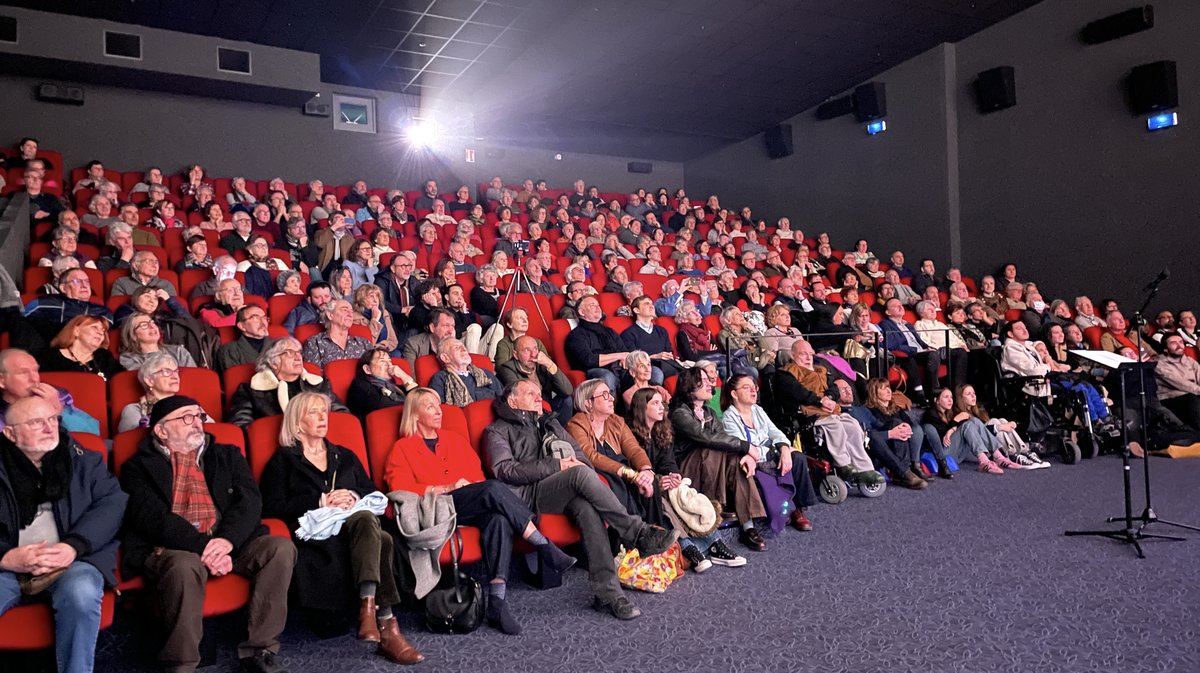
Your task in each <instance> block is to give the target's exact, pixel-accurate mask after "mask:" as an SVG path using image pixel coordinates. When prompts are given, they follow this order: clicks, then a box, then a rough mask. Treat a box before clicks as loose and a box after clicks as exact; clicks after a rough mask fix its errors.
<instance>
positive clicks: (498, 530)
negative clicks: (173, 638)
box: [383, 388, 575, 635]
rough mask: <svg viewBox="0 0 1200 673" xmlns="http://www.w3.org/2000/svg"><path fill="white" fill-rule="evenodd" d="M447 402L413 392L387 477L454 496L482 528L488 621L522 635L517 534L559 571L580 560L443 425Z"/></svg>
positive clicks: (407, 487)
mask: <svg viewBox="0 0 1200 673" xmlns="http://www.w3.org/2000/svg"><path fill="white" fill-rule="evenodd" d="M441 402H442V400H441V398H439V397H438V394H437V393H436V392H434V391H433V390H431V389H430V388H417V389H416V390H413V391H411V392H409V393H408V397H407V398H406V399H405V403H404V416H403V417H401V419H400V439H398V440H396V443H395V444H394V445H393V446H392V450H391V452H390V453H388V458H387V463H386V464H385V467H384V472H383V480H384V483H385V484H386V486H387V489H388V490H389V491H394V490H403V491H410V492H413V493H421V494H428V493H435V494H438V495H448V496H450V497H451V498H452V499H453V500H454V509H455V512H456V513H457V516H458V523H459V525H466V526H475V527H477V528H479V529H480V533H481V535H480V537H481V543H482V547H483V563H484V565H485V566H486V568H487V576H488V577H489V578H490V580H489V582H488V585H487V591H488V606H487V621H488V623H489V624H491V625H492V626H493V627H495V628H497V629H499V630H500V631H503V632H504V633H508V634H512V635H516V634H519V633H520V632H521V624H520V623H519V622H517V620H516V618H515V617H514V616H513V615H512V612H511V611H510V610H509V607H508V602H507V599H506V587H507V586H508V585H507V582H508V569H509V567H508V563H509V559H510V558H511V557H512V543H513V535H514V534H520V536H521V537H522V538H524V539H525V540H526V541H527V542H529V543H530V544H531V545H533V547H534V549H536V550H537V553H538V556H539V557H540V559H541V562H542V563H544V564H546V565H547V566H549V567H551V568H554V569H556V570H558V571H560V572H561V571H565V570H566V569H567V568H570V567H571V566H572V565H574V564H575V558H574V557H571V556H568V555H567V554H566V553H564V552H563V551H562V550H561V549H559V548H558V547H556V546H555V545H554V543H552V542H550V540H548V539H546V536H545V535H543V534H542V533H541V531H539V530H538V528H537V526H536V525H535V524H534V522H533V519H534V515H533V512H531V511H529V508H528V507H527V506H526V505H525V503H524V502H523V501H522V500H521V499H520V498H519V497H518V496H517V494H516V493H514V492H513V491H512V489H510V488H509V487H508V486H506V485H505V484H503V483H502V482H499V481H496V480H495V479H486V478H485V477H484V474H483V466H482V465H481V464H480V462H479V455H478V454H477V453H475V450H474V449H472V448H471V445H470V443H469V442H468V441H467V438H466V437H464V436H462V435H461V434H459V433H458V432H456V431H454V430H450V429H448V428H443V427H442V404H441Z"/></svg>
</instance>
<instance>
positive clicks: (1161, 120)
mask: <svg viewBox="0 0 1200 673" xmlns="http://www.w3.org/2000/svg"><path fill="white" fill-rule="evenodd" d="M1178 123H1179V115H1178V114H1176V113H1174V112H1164V113H1162V114H1160V115H1154V116H1153V117H1149V118H1148V119H1146V128H1148V129H1150V130H1151V131H1161V130H1162V129H1169V128H1171V127H1172V126H1175V125H1176V124H1178Z"/></svg>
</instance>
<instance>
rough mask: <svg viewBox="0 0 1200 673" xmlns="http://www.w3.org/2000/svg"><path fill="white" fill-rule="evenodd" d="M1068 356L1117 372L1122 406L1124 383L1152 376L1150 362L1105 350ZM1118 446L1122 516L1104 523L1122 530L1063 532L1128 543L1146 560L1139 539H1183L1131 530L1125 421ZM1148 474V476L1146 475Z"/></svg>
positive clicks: (1079, 351) (1149, 510)
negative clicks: (1119, 523)
mask: <svg viewBox="0 0 1200 673" xmlns="http://www.w3.org/2000/svg"><path fill="white" fill-rule="evenodd" d="M1071 353H1072V354H1074V355H1078V356H1080V357H1082V358H1085V359H1087V360H1091V361H1092V362H1095V363H1097V364H1099V365H1101V366H1104V367H1109V368H1112V369H1116V370H1117V372H1118V374H1119V375H1120V377H1121V403H1122V404H1127V398H1126V393H1127V392H1128V391H1127V386H1126V383H1125V382H1126V381H1127V380H1129V377H1130V376H1136V377H1137V378H1136V380H1137V381H1139V383H1140V382H1142V381H1143V379H1142V376H1143V375H1144V373H1145V371H1146V370H1150V376H1153V375H1154V371H1153V370H1154V365H1153V363H1148V362H1138V361H1136V360H1131V359H1129V358H1126V357H1122V356H1120V355H1116V354H1114V353H1109V352H1107V351H1081V350H1075V351H1071ZM1139 387H1141V386H1139ZM1140 394H1141V395H1142V418H1141V426H1142V437H1141V440H1142V446H1143V447H1145V446H1146V443H1145V442H1146V412H1145V405H1146V400H1145V390H1144V388H1143V389H1142V390H1141V391H1140ZM1121 443H1122V449H1121V477H1122V481H1123V484H1124V492H1125V515H1124V516H1114V517H1109V518H1108V519H1107V521H1108V522H1109V523H1114V522H1117V521H1124V522H1125V527H1124V528H1121V529H1116V530H1069V531H1066V533H1065V534H1066V535H1068V536H1093V537H1104V538H1108V539H1110V540H1116V541H1117V542H1123V543H1125V544H1130V545H1133V548H1134V550H1135V551H1136V552H1137V556H1138V558H1146V554H1145V553H1144V552H1143V551H1142V545H1141V541H1142V540H1148V539H1159V540H1183V539H1185V538H1181V537H1175V536H1173V535H1158V534H1156V533H1147V532H1145V530H1143V529H1144V528H1145V527H1146V523H1143V524H1142V525H1141V526H1139V527H1137V528H1134V522H1135V521H1137V520H1138V519H1137V518H1135V517H1134V516H1133V493H1132V491H1131V484H1130V476H1129V471H1130V465H1129V456H1130V451H1129V424H1128V423H1126V422H1124V420H1122V423H1121ZM1143 460H1144V461H1145V462H1149V460H1150V457H1149V456H1146V457H1145V458H1144V459H1143ZM1147 474H1149V473H1147ZM1146 479H1147V482H1146V484H1147V490H1146V510H1147V512H1149V513H1150V514H1151V515H1153V510H1151V509H1150V506H1149V504H1150V491H1149V476H1147V478H1146ZM1163 523H1166V522H1163Z"/></svg>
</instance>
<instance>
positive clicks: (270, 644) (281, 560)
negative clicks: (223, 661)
mask: <svg viewBox="0 0 1200 673" xmlns="http://www.w3.org/2000/svg"><path fill="white" fill-rule="evenodd" d="M149 420H150V423H149V425H150V436H149V437H147V438H146V440H145V441H144V442H142V445H141V446H140V447H139V449H138V452H137V454H136V455H134V456H133V457H132V458H130V459H129V461H128V462H127V463H125V465H124V467H123V469H122V471H121V485H122V486H123V487H124V489H125V492H126V493H128V494H129V509H128V512H127V514H126V517H125V535H124V540H123V543H124V552H125V555H124V566H123V568H124V570H125V572H126V575H127V576H130V577H132V576H137V575H141V576H144V577H145V578H146V583H147V585H148V587H149V589H150V594H151V595H152V596H153V598H154V601H155V603H156V605H157V608H158V610H159V615H160V617H161V619H162V623H163V627H164V629H165V631H166V633H167V640H166V643H165V644H164V645H163V647H162V650H161V651H160V652H159V656H158V658H159V662H160V663H161V664H162V665H163V666H164V667H165V668H166V669H167V670H169V671H193V670H195V668H196V666H197V665H198V664H199V663H200V649H199V647H200V638H201V637H202V636H203V634H204V624H203V618H202V610H203V605H204V588H205V582H207V580H208V578H209V577H221V576H223V575H227V574H229V573H236V574H238V575H241V576H243V577H246V578H247V579H249V580H250V582H251V584H252V586H253V588H252V589H251V592H250V605H249V615H248V617H249V619H248V621H249V625H248V626H249V634H248V637H247V639H246V640H244V641H243V642H242V643H241V644H240V645H238V657H239V658H240V660H241V664H242V668H243V669H244V670H246V671H255V672H259V671H264V672H265V671H272V672H274V671H282V670H284V669H283V668H282V667H281V666H280V665H279V663H278V662H277V661H276V659H275V655H276V654H277V653H278V651H279V640H278V636H279V633H280V632H281V631H283V627H284V623H285V622H286V620H287V594H288V584H289V583H290V582H291V577H292V567H293V566H294V565H295V563H296V548H295V546H293V545H292V542H291V540H289V539H287V538H282V537H276V536H272V535H268V534H267V527H266V526H264V525H263V523H262V519H261V516H262V496H261V495H260V494H259V491H258V485H257V484H255V482H254V478H253V477H252V476H251V475H250V467H249V466H248V465H247V464H246V460H245V458H243V457H242V455H241V452H240V451H239V449H238V448H237V447H236V446H232V445H229V444H219V443H217V442H216V441H215V440H214V439H213V438H212V436H211V435H208V434H207V433H205V432H204V425H203V423H204V410H203V409H201V408H200V404H199V403H198V402H196V400H194V399H192V398H190V397H186V396H183V395H174V396H171V397H166V398H163V399H161V400H159V401H158V402H157V403H156V404H155V405H154V408H153V409H152V410H151V412H150V419H149Z"/></svg>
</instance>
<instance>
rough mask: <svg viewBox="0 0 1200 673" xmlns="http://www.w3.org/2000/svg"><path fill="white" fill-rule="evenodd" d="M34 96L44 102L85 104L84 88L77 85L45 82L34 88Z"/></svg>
mask: <svg viewBox="0 0 1200 673" xmlns="http://www.w3.org/2000/svg"><path fill="white" fill-rule="evenodd" d="M34 98H36V99H37V100H39V101H41V102H43V103H64V104H66V105H83V89H81V88H79V87H77V86H65V85H62V84H50V83H47V82H43V83H41V84H39V85H37V88H36V89H35V90H34Z"/></svg>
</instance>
